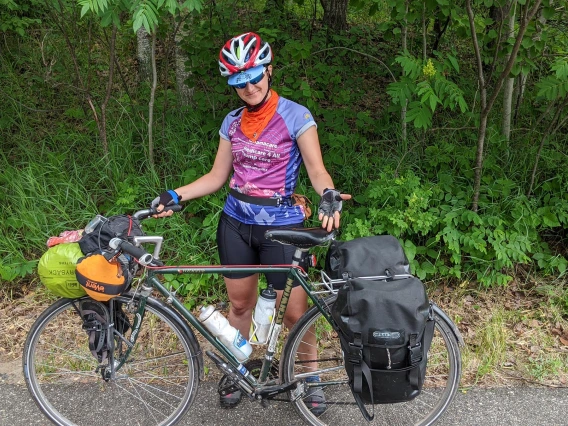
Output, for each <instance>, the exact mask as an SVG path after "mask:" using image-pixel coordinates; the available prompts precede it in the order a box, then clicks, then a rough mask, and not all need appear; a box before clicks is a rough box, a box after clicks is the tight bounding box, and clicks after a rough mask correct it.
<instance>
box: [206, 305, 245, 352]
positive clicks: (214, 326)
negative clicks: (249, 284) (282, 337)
mask: <svg viewBox="0 0 568 426" xmlns="http://www.w3.org/2000/svg"><path fill="white" fill-rule="evenodd" d="M199 321H201V322H202V323H203V325H204V326H205V328H207V330H209V331H210V332H211V334H213V335H214V336H215V337H216V338H217V339H219V341H220V342H221V343H223V345H225V347H226V348H227V349H228V350H229V351H231V353H232V354H233V355H234V356H235V358H237V360H238V361H239V362H244V361H246V360H247V359H248V357H249V356H250V354H251V352H252V346H251V345H250V343H249V342H247V339H245V338H244V337H243V336H242V335H241V332H240V331H239V330H237V329H236V328H235V327H233V326H232V325H231V324H229V321H227V318H225V317H224V316H223V314H221V312H219V311H216V310H215V307H214V306H204V307H202V308H201V314H200V315H199Z"/></svg>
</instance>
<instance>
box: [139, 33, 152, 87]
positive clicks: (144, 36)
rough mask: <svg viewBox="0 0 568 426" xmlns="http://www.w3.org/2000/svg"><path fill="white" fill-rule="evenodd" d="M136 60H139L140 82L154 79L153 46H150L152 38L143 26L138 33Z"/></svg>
mask: <svg viewBox="0 0 568 426" xmlns="http://www.w3.org/2000/svg"><path fill="white" fill-rule="evenodd" d="M136 40H137V45H136V59H137V60H138V81H140V82H142V81H150V78H151V77H152V62H151V61H152V59H151V56H152V52H151V49H152V46H151V45H150V41H151V37H150V35H149V34H148V32H147V31H146V29H145V28H144V26H141V27H140V29H139V30H138V31H137V32H136Z"/></svg>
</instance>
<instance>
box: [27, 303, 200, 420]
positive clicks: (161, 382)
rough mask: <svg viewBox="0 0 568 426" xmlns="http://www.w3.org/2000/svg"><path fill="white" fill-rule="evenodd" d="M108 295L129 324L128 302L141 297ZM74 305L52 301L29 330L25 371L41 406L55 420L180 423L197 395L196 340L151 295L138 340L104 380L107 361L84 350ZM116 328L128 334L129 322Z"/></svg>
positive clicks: (86, 339)
mask: <svg viewBox="0 0 568 426" xmlns="http://www.w3.org/2000/svg"><path fill="white" fill-rule="evenodd" d="M113 300H114V302H115V304H116V305H117V307H119V306H120V305H122V306H120V308H121V309H122V312H123V313H124V315H125V316H126V317H127V318H128V323H129V324H130V325H131V324H134V316H135V315H136V312H134V313H132V312H129V309H128V308H127V306H128V302H130V301H132V302H133V303H134V306H135V305H136V304H137V302H138V300H137V299H134V300H132V298H131V297H123V296H119V297H117V298H115V299H113ZM78 303H79V300H69V299H62V300H59V301H57V302H56V303H54V304H53V305H51V306H50V307H49V308H47V309H46V310H45V311H44V312H43V313H42V314H41V315H40V317H39V318H38V319H37V320H36V322H35V323H34V325H33V326H32V328H31V330H30V332H29V334H28V338H27V340H26V344H25V347H24V354H23V367H24V376H25V380H26V384H27V386H28V389H29V391H30V393H31V395H32V397H33V398H34V400H35V402H36V404H37V405H38V406H39V408H40V409H41V411H43V413H44V414H45V415H46V416H47V417H48V418H49V419H50V420H51V421H52V422H53V423H55V424H58V425H72V424H73V425H75V424H77V425H93V424H116V425H119V424H120V425H127V424H137V425H172V424H175V423H176V422H177V421H179V419H180V418H181V417H182V416H183V414H184V413H185V412H186V411H187V409H188V408H189V406H190V405H191V403H192V401H193V399H194V398H195V395H196V393H197V386H198V380H199V374H198V371H199V370H198V362H197V358H196V354H195V351H194V346H193V345H192V344H191V341H190V340H189V338H188V337H187V335H186V333H185V332H184V330H183V329H182V328H181V327H180V326H179V322H178V321H177V319H176V318H173V317H172V314H171V313H169V312H167V311H166V310H164V309H163V308H162V307H161V306H160V304H159V303H158V302H156V301H153V300H152V299H148V303H147V304H146V307H145V314H144V320H143V322H142V326H141V328H140V331H139V333H138V337H137V340H136V344H135V345H134V347H133V349H132V351H131V353H130V355H129V356H128V358H127V360H126V362H125V364H124V365H123V366H122V368H120V369H119V370H118V371H117V372H116V376H115V378H109V377H108V376H107V377H104V376H105V374H104V372H105V370H106V371H108V368H109V366H108V362H109V361H104V362H103V363H102V364H103V365H102V367H101V366H100V365H99V361H98V360H97V358H96V357H95V356H94V355H93V354H92V353H91V351H90V349H89V336H88V335H87V334H86V332H85V331H84V330H83V328H82V325H83V321H82V319H81V318H80V315H79V313H78V310H77V309H76V308H78ZM130 306H133V305H132V303H131V305H130ZM131 310H132V311H134V309H131ZM122 323H124V322H122ZM121 331H123V332H124V337H125V338H126V339H127V340H129V339H130V337H131V336H130V334H131V328H130V327H123V330H121ZM115 342H116V344H115V347H116V349H115V357H116V358H119V357H120V356H121V353H124V350H125V345H124V341H122V340H121V339H119V338H118V337H115ZM105 363H106V366H105Z"/></svg>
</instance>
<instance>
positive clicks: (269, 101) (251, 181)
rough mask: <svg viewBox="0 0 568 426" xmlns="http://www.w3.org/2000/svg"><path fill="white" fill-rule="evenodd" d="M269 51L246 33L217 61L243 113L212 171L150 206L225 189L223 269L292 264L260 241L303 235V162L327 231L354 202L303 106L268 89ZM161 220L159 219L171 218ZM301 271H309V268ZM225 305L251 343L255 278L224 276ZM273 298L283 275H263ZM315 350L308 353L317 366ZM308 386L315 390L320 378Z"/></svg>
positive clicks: (229, 123) (285, 253)
mask: <svg viewBox="0 0 568 426" xmlns="http://www.w3.org/2000/svg"><path fill="white" fill-rule="evenodd" d="M272 58H273V56H272V49H271V47H270V45H269V44H268V43H267V42H265V41H263V40H262V39H261V38H260V37H259V36H258V35H257V34H255V33H252V32H248V33H244V34H241V35H239V36H236V37H233V38H232V39H230V40H229V41H227V43H226V44H225V45H224V46H223V48H222V49H221V52H220V54H219V68H220V71H221V75H222V76H223V77H228V79H227V82H228V84H229V86H231V87H233V88H234V90H235V92H236V94H237V95H238V97H239V98H240V99H241V101H242V102H243V104H244V106H243V107H241V108H238V109H236V110H234V111H232V112H230V113H229V114H227V116H226V117H225V119H224V120H223V123H222V124H221V129H220V131H219V134H220V141H219V147H218V151H217V155H216V158H215V162H214V164H213V167H212V168H211V171H210V172H209V173H207V174H205V175H204V176H202V177H201V178H199V179H197V180H196V181H194V182H192V183H190V184H187V185H185V186H182V187H180V188H177V189H176V190H169V191H165V192H163V193H162V194H161V195H160V196H159V197H157V198H156V199H155V200H154V201H153V202H152V206H153V207H158V211H160V210H161V209H162V208H163V207H162V206H168V205H172V204H177V203H179V202H180V201H188V200H191V199H195V198H198V197H202V196H204V195H207V194H211V193H213V192H215V191H218V190H219V189H221V188H222V187H223V185H224V184H225V183H226V182H227V179H228V178H229V175H230V174H231V172H232V176H231V178H230V181H229V187H230V192H229V196H228V197H227V200H226V203H225V206H224V209H223V212H222V214H221V218H220V221H219V225H218V229H217V245H218V250H219V258H220V260H221V264H223V265H260V264H265V265H266V264H290V263H292V255H293V254H294V250H295V249H294V247H291V246H287V245H282V244H279V243H276V242H272V241H270V240H267V239H265V238H264V232H265V231H266V230H268V229H274V228H287V227H290V228H294V227H302V226H303V220H304V214H305V211H304V207H303V206H302V205H294V202H293V201H292V198H291V197H292V194H293V193H294V189H295V187H296V183H297V180H298V174H299V171H300V165H301V163H302V162H303V163H304V164H305V167H306V170H307V172H308V176H309V178H310V181H311V183H312V185H313V187H314V189H315V190H316V192H317V193H318V194H320V195H321V201H320V203H319V209H318V213H319V220H321V221H322V227H324V228H326V229H327V230H328V231H331V230H332V229H333V228H337V227H339V219H340V213H341V207H342V200H348V199H350V198H351V196H350V195H348V194H340V192H339V191H337V190H336V189H334V188H335V187H334V185H333V181H332V179H331V177H330V175H329V173H328V172H327V170H326V168H325V166H324V164H323V159H322V154H321V149H320V144H319V139H318V134H317V130H316V129H317V127H316V123H315V121H314V119H313V117H312V115H311V113H310V112H309V111H308V110H307V109H306V108H305V107H303V106H301V105H299V104H297V103H295V102H292V101H290V100H288V99H285V98H282V97H280V96H278V94H277V93H276V92H275V91H274V90H273V89H271V85H272V65H271V61H272ZM171 214H172V212H171V211H170V212H164V213H161V214H160V215H158V217H162V216H169V215H171ZM303 267H304V268H305V269H306V265H305V264H304V265H303ZM224 278H225V284H226V286H227V293H228V296H229V301H230V311H229V318H228V319H229V322H230V324H231V325H232V326H234V327H236V328H237V329H239V330H240V332H241V334H242V335H243V336H244V337H246V338H248V336H249V330H250V324H251V317H252V311H253V309H254V307H255V304H256V300H257V296H258V274H253V273H244V274H243V273H241V274H237V273H231V274H225V277H224ZM266 280H267V282H268V284H269V285H271V286H272V287H273V288H274V289H275V290H276V292H277V305H278V304H279V303H280V298H281V296H282V292H283V289H284V285H285V283H286V274H283V273H275V274H266ZM307 307H308V305H307V295H306V293H305V292H304V290H303V289H302V287H299V286H298V283H295V284H294V288H293V289H292V293H291V296H290V303H289V305H288V308H287V310H286V316H285V318H284V323H285V325H286V326H287V327H288V328H291V327H292V326H293V325H294V324H295V323H296V321H297V320H298V319H299V318H300V316H301V315H302V314H303V313H304V312H305V311H306V310H307ZM314 340H315V337H314ZM316 351H317V346H316V342H315V341H314V342H313V344H312V345H310V346H309V347H308V348H306V349H305V352H306V357H307V358H308V359H309V358H311V359H315V357H316V355H317V353H316ZM307 381H313V382H317V381H319V377H318V376H311V377H308V378H307ZM240 399H241V392H240V391H237V392H233V393H232V394H229V395H222V396H221V405H222V406H223V407H233V406H235V405H236V404H238V403H239V401H240ZM304 401H305V402H306V405H307V406H308V407H310V408H312V410H313V412H314V414H316V415H319V414H321V413H323V412H324V411H325V409H326V405H325V396H324V394H323V390H322V389H321V388H320V387H317V386H316V387H310V394H309V395H307V396H306V399H304Z"/></svg>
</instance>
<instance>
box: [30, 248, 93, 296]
mask: <svg viewBox="0 0 568 426" xmlns="http://www.w3.org/2000/svg"><path fill="white" fill-rule="evenodd" d="M80 257H83V252H82V251H81V248H80V247H79V243H64V244H58V245H56V246H53V247H50V248H49V249H48V250H47V251H46V252H45V253H44V254H43V256H42V257H41V259H40V260H39V265H38V267H37V271H38V274H39V278H40V280H41V282H42V283H43V284H44V285H45V286H46V287H47V288H48V289H49V290H50V291H51V292H52V293H54V294H55V295H57V296H59V297H66V298H69V299H74V298H76V297H81V296H84V295H85V294H87V293H85V290H83V287H81V285H80V284H79V282H78V281H77V278H76V276H75V268H76V266H77V260H79V258H80Z"/></svg>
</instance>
